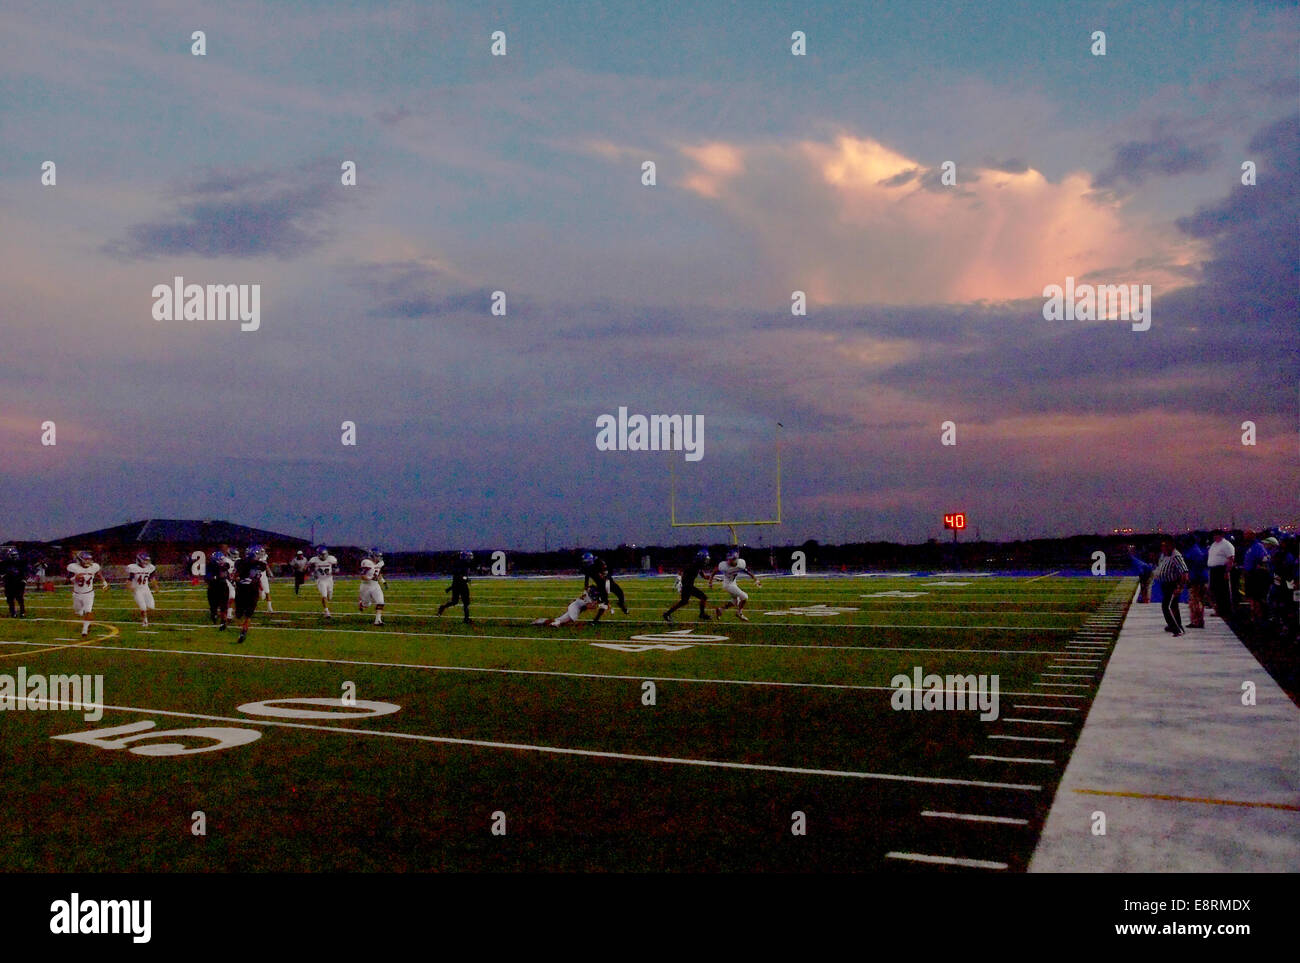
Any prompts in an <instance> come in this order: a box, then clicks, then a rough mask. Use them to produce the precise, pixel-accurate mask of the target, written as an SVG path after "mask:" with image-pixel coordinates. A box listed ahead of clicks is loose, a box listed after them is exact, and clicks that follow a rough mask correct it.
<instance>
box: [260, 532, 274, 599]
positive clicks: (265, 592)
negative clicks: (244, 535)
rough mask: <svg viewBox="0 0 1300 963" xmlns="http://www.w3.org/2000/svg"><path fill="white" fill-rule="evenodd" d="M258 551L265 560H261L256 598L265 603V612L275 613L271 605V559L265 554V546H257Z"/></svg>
mask: <svg viewBox="0 0 1300 963" xmlns="http://www.w3.org/2000/svg"><path fill="white" fill-rule="evenodd" d="M258 548H259V549H261V552H262V554H263V555H265V556H266V558H264V559H262V562H263V563H264V564H263V566H262V578H261V580H260V581H259V582H258V585H257V597H258V599H260V600H261V601H264V602H266V610H267V611H268V612H270V613H272V614H274V612H275V606H274V605H272V604H271V557H270V555H269V554H268V553H267V551H266V548H265V546H262V545H259V546H258Z"/></svg>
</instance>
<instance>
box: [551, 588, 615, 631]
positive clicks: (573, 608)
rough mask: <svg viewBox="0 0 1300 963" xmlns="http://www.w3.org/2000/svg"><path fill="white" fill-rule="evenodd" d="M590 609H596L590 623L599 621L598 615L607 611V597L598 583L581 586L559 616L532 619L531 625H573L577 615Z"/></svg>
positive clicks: (575, 622) (554, 626) (557, 626)
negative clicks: (576, 594)
mask: <svg viewBox="0 0 1300 963" xmlns="http://www.w3.org/2000/svg"><path fill="white" fill-rule="evenodd" d="M592 609H594V610H595V611H596V617H595V618H594V619H592V620H591V624H592V625H595V624H596V623H597V622H599V621H600V617H601V616H602V615H604V614H605V613H606V612H608V611H609V597H608V596H607V595H606V594H605V591H604V589H602V588H601V587H600V585H599V584H598V583H592V584H591V585H588V586H586V587H585V588H583V590H582V594H581V595H579V596H578V597H577V598H576V599H574V600H573V601H572V602H570V603H569V607H568V608H567V609H565V611H564V614H563V615H561V616H560V617H559V618H555V619H534V620H533V625H546V626H550V627H551V628H554V629H558V628H560V627H561V626H565V625H574V624H577V622H578V616H580V615H582V613H583V612H589V611H591V610H592Z"/></svg>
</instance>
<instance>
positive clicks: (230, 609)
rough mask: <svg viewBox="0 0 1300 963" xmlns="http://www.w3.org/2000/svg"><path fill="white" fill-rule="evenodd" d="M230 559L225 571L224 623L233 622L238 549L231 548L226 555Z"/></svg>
mask: <svg viewBox="0 0 1300 963" xmlns="http://www.w3.org/2000/svg"><path fill="white" fill-rule="evenodd" d="M226 557H227V558H229V559H230V565H229V567H228V568H227V569H226V621H227V622H233V621H235V584H236V576H235V566H237V565H238V564H239V558H240V556H239V549H237V548H232V549H231V550H230V551H228V552H227V553H226Z"/></svg>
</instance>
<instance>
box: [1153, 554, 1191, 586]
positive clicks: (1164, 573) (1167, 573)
mask: <svg viewBox="0 0 1300 963" xmlns="http://www.w3.org/2000/svg"><path fill="white" fill-rule="evenodd" d="M1186 574H1187V563H1186V562H1185V561H1183V553H1182V552H1180V551H1178V549H1174V553H1173V554H1172V555H1161V556H1160V561H1158V562H1156V570H1155V573H1154V578H1155V580H1156V581H1157V582H1177V581H1180V580H1181V579H1182V577H1183V576H1184V575H1186Z"/></svg>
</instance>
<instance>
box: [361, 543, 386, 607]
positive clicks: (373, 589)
mask: <svg viewBox="0 0 1300 963" xmlns="http://www.w3.org/2000/svg"><path fill="white" fill-rule="evenodd" d="M387 584H388V583H387V582H386V581H384V556H383V553H382V552H380V551H379V549H377V548H372V549H371V550H370V551H369V553H367V555H366V557H365V558H363V559H362V560H361V586H360V590H359V591H360V598H358V599H357V608H358V609H359V610H360V611H362V612H364V611H365V610H366V609H368V608H369V607H370V606H372V605H373V606H374V607H375V625H383V624H384V588H383V587H384V586H385V585H387Z"/></svg>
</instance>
